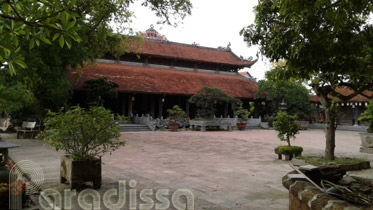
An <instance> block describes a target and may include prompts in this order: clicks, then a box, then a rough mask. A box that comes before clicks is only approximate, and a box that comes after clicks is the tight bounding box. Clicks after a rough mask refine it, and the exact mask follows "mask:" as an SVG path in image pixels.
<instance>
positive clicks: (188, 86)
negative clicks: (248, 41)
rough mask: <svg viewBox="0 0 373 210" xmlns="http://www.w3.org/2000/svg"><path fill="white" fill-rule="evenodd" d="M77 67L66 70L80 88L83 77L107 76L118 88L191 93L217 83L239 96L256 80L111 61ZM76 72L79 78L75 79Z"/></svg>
mask: <svg viewBox="0 0 373 210" xmlns="http://www.w3.org/2000/svg"><path fill="white" fill-rule="evenodd" d="M79 71H80V72H79V73H78V71H77V70H71V71H70V74H69V79H70V81H71V82H72V84H73V87H74V89H80V88H81V87H82V85H83V83H84V81H86V80H89V79H93V78H98V77H106V78H107V79H108V80H110V81H113V82H116V83H118V84H119V88H118V91H119V92H142V93H155V94H177V95H179V94H180V95H193V94H195V93H196V92H197V91H198V90H199V89H201V88H202V87H203V86H209V87H216V88H219V89H221V90H223V91H224V92H226V93H227V94H229V95H231V96H234V97H239V98H253V95H254V93H256V92H257V84H256V83H254V82H251V81H249V80H247V79H245V78H243V77H241V76H239V75H228V74H216V73H205V72H193V71H184V70H173V69H166V68H154V67H145V66H132V65H125V64H112V63H94V64H93V65H87V66H86V67H85V68H84V69H80V70H79ZM78 74H80V79H79V80H78V81H77V82H76V76H78Z"/></svg>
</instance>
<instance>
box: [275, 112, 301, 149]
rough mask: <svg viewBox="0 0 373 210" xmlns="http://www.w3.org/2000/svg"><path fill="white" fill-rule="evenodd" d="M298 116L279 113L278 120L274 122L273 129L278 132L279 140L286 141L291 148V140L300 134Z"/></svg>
mask: <svg viewBox="0 0 373 210" xmlns="http://www.w3.org/2000/svg"><path fill="white" fill-rule="evenodd" d="M296 119H297V116H296V115H288V114H286V112H282V111H280V112H278V113H277V115H276V120H275V121H274V122H273V127H274V128H275V130H276V131H278V135H277V136H278V138H279V139H280V140H281V141H286V142H287V143H288V146H289V147H290V146H291V145H290V138H295V135H296V134H298V133H299V130H300V126H299V124H298V123H297V122H296Z"/></svg>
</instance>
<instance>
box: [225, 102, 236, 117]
mask: <svg viewBox="0 0 373 210" xmlns="http://www.w3.org/2000/svg"><path fill="white" fill-rule="evenodd" d="M227 115H228V103H224V117H227ZM233 117H234V116H233Z"/></svg>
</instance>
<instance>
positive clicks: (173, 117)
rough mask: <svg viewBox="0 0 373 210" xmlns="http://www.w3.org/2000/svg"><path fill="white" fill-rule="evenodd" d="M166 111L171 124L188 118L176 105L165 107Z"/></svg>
mask: <svg viewBox="0 0 373 210" xmlns="http://www.w3.org/2000/svg"><path fill="white" fill-rule="evenodd" d="M167 112H168V119H169V121H170V123H171V124H177V122H178V121H186V120H187V119H188V118H187V116H186V113H185V112H184V111H183V110H182V109H181V108H180V107H179V106H178V105H175V106H173V107H172V108H171V109H167Z"/></svg>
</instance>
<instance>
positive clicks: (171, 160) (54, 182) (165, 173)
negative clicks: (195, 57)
mask: <svg viewBox="0 0 373 210" xmlns="http://www.w3.org/2000/svg"><path fill="white" fill-rule="evenodd" d="M276 135H277V134H276V132H275V131H273V130H246V131H233V132H192V131H183V132H168V131H157V132H137V133H135V132H134V133H122V137H121V138H122V139H123V140H126V141H127V145H126V146H125V147H123V148H120V149H119V150H117V151H115V152H113V154H112V155H111V156H109V155H107V156H105V157H104V158H103V162H104V165H103V184H104V185H103V187H102V191H104V190H105V189H109V188H110V187H115V186H117V182H118V180H125V181H126V182H128V181H130V180H135V181H136V182H137V187H136V189H137V191H138V192H139V191H141V190H142V189H154V190H155V191H156V190H157V189H169V190H170V193H171V194H172V192H174V191H175V190H177V189H182V188H184V189H189V190H190V191H192V192H193V194H194V198H195V209H287V208H288V194H287V190H286V189H285V188H284V187H283V186H282V184H281V178H282V177H283V176H284V175H285V174H286V173H287V172H289V171H290V170H291V168H290V166H289V165H288V162H285V161H281V160H277V159H276V158H277V156H276V155H275V154H274V152H273V149H274V147H275V146H277V145H279V144H281V143H282V144H284V142H281V143H280V141H279V140H278V138H277V136H276ZM3 137H4V139H5V140H8V141H12V142H16V143H19V144H22V147H20V148H17V149H12V150H11V151H10V155H11V157H12V158H13V159H14V160H15V161H20V160H23V159H27V160H33V161H35V162H37V163H38V164H39V165H41V167H42V168H43V171H44V173H45V176H46V181H45V183H46V184H45V186H44V187H56V188H58V189H60V188H63V187H64V185H58V181H59V176H58V175H59V155H61V154H62V153H61V152H56V151H55V150H53V149H51V148H49V147H48V146H46V145H44V142H42V141H41V140H28V139H19V140H16V139H15V138H14V136H12V135H9V134H6V136H4V134H3ZM292 144H293V145H300V146H303V147H304V150H305V152H304V154H305V155H307V154H322V153H323V150H324V147H325V140H324V132H323V131H322V130H308V131H301V133H300V134H299V135H298V137H297V139H296V140H295V141H292ZM43 145H44V146H43ZM336 145H337V147H336V154H337V155H340V156H356V157H364V158H366V159H368V160H373V155H369V154H363V153H359V147H360V138H359V134H358V132H352V131H337V134H336ZM155 201H156V200H155ZM139 203H141V201H139V202H138V204H139ZM126 206H127V207H128V205H126ZM171 207H172V206H171Z"/></svg>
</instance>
